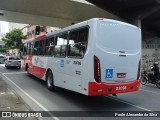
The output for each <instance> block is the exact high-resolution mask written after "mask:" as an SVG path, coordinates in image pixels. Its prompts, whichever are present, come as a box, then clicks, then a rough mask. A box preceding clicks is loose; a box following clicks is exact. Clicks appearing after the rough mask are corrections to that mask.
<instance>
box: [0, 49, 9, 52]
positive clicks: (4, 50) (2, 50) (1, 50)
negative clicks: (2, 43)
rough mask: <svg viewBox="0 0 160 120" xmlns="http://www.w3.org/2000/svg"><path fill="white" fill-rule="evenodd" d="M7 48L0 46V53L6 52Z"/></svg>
mask: <svg viewBox="0 0 160 120" xmlns="http://www.w3.org/2000/svg"><path fill="white" fill-rule="evenodd" d="M7 50H8V49H7V48H0V53H3V52H6V51H7Z"/></svg>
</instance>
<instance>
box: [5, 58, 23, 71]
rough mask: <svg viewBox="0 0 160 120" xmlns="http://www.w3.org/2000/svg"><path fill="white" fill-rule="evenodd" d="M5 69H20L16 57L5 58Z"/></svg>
mask: <svg viewBox="0 0 160 120" xmlns="http://www.w3.org/2000/svg"><path fill="white" fill-rule="evenodd" d="M5 67H6V68H9V67H17V68H19V69H20V68H21V60H20V59H19V58H18V57H12V56H9V57H7V60H6V61H5Z"/></svg>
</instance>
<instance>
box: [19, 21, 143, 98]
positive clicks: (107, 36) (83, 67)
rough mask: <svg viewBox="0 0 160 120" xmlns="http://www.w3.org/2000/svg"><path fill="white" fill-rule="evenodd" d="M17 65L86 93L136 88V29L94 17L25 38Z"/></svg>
mask: <svg viewBox="0 0 160 120" xmlns="http://www.w3.org/2000/svg"><path fill="white" fill-rule="evenodd" d="M24 44H25V47H26V51H27V55H26V57H25V58H24V60H23V66H22V68H23V69H24V70H26V71H27V73H28V74H29V75H33V76H36V77H38V78H40V79H42V80H44V81H46V86H47V88H48V89H49V90H55V87H60V88H64V89H67V90H71V91H74V92H78V93H81V94H84V95H87V96H101V95H109V94H113V95H116V94H119V93H126V92H133V91H138V90H139V87H140V67H141V29H140V28H138V27H136V26H133V25H131V24H128V23H125V22H121V21H116V20H110V19H104V18H93V19H90V20H87V21H84V22H80V23H77V24H74V25H71V26H69V27H66V28H63V29H61V30H58V31H55V32H51V33H47V34H46V35H40V36H38V37H36V38H33V39H29V40H26V41H25V43H24Z"/></svg>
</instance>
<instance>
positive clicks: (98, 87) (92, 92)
mask: <svg viewBox="0 0 160 120" xmlns="http://www.w3.org/2000/svg"><path fill="white" fill-rule="evenodd" d="M139 87H140V80H134V81H132V82H125V83H112V84H111V83H105V82H102V83H96V82H89V84H88V88H89V89H88V95H89V96H99V95H109V94H119V93H125V92H133V91H137V90H139Z"/></svg>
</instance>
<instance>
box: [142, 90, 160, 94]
mask: <svg viewBox="0 0 160 120" xmlns="http://www.w3.org/2000/svg"><path fill="white" fill-rule="evenodd" d="M140 90H142V91H145V92H150V93H154V94H158V95H160V93H159V92H154V91H150V90H145V89H140Z"/></svg>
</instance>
